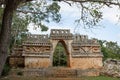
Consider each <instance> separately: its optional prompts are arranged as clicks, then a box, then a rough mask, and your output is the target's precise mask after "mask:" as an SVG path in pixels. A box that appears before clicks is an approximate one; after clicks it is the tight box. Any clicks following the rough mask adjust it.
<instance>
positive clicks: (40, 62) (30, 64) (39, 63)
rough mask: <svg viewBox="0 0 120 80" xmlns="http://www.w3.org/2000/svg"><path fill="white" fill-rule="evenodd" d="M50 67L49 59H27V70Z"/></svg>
mask: <svg viewBox="0 0 120 80" xmlns="http://www.w3.org/2000/svg"><path fill="white" fill-rule="evenodd" d="M49 66H50V59H49V58H40V57H25V68H47V67H49Z"/></svg>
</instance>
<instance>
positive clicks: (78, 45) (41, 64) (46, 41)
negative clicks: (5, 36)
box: [9, 29, 103, 69]
mask: <svg viewBox="0 0 120 80" xmlns="http://www.w3.org/2000/svg"><path fill="white" fill-rule="evenodd" d="M58 42H61V43H62V44H63V46H64V48H65V50H66V54H67V64H68V67H69V68H73V69H89V68H97V69H98V68H101V67H102V57H103V55H102V53H101V49H100V45H99V43H98V41H97V40H96V39H88V36H87V35H74V34H72V33H70V30H68V29H66V30H65V29H64V30H63V29H52V30H51V33H50V36H48V35H33V34H30V35H28V36H27V40H26V41H24V42H23V44H22V46H21V48H20V49H21V51H19V50H14V53H13V54H15V55H11V56H10V59H9V61H10V65H11V66H12V67H14V66H15V65H16V64H15V61H17V60H19V59H17V60H16V57H18V56H19V57H21V58H22V59H23V64H24V66H25V68H48V67H52V66H53V53H54V51H55V47H56V45H57V44H58ZM16 49H18V48H16ZM17 51H19V52H18V53H19V54H20V55H18V56H16V55H17V54H18V53H17ZM13 63H14V64H13Z"/></svg>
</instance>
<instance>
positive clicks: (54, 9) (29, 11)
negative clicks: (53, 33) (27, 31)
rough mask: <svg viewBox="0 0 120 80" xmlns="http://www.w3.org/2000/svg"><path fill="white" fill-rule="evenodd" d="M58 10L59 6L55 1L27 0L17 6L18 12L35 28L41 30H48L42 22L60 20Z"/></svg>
mask: <svg viewBox="0 0 120 80" xmlns="http://www.w3.org/2000/svg"><path fill="white" fill-rule="evenodd" d="M59 10H60V6H59V5H58V4H57V2H49V1H48V2H46V1H45V0H40V1H32V2H28V3H25V4H24V5H21V6H20V7H19V8H18V12H21V14H22V16H24V17H25V18H26V20H27V21H28V22H29V23H33V24H34V25H35V27H36V26H37V27H36V28H38V27H39V28H41V31H46V30H48V28H47V26H46V25H45V24H44V22H46V23H49V22H50V21H54V22H59V21H60V19H61V15H60V13H59Z"/></svg>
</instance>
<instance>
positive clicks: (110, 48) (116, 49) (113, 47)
mask: <svg viewBox="0 0 120 80" xmlns="http://www.w3.org/2000/svg"><path fill="white" fill-rule="evenodd" d="M99 42H100V45H101V50H102V53H103V55H104V60H105V59H107V58H113V59H120V46H118V44H117V43H116V42H111V41H110V42H108V41H102V40H100V41H99Z"/></svg>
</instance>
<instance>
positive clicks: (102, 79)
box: [82, 76, 119, 80]
mask: <svg viewBox="0 0 120 80" xmlns="http://www.w3.org/2000/svg"><path fill="white" fill-rule="evenodd" d="M82 80H119V78H113V77H107V76H96V77H87V76H86V77H82Z"/></svg>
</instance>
